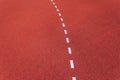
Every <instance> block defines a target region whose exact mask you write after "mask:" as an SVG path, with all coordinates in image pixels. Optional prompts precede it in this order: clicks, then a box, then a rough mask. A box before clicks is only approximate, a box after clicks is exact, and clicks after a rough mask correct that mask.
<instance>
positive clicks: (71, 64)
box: [51, 0, 77, 80]
mask: <svg viewBox="0 0 120 80" xmlns="http://www.w3.org/2000/svg"><path fill="white" fill-rule="evenodd" d="M51 3H52V4H53V6H54V8H55V9H56V11H57V14H58V16H59V17H60V21H61V24H62V27H64V34H65V35H67V34H68V32H67V30H66V25H65V23H64V18H63V17H62V14H61V12H60V10H59V8H58V7H57V5H56V3H55V2H54V0H51ZM66 43H70V39H69V38H68V37H66ZM67 49H68V54H72V48H71V47H68V48H67ZM70 68H71V69H74V68H75V67H74V61H73V60H70ZM71 78H72V80H77V79H76V77H74V76H73V77H71Z"/></svg>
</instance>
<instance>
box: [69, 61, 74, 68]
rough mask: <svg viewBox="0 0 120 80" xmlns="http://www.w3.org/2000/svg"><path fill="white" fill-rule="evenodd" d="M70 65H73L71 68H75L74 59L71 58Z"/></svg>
mask: <svg viewBox="0 0 120 80" xmlns="http://www.w3.org/2000/svg"><path fill="white" fill-rule="evenodd" d="M70 67H71V69H74V62H73V60H70Z"/></svg>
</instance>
